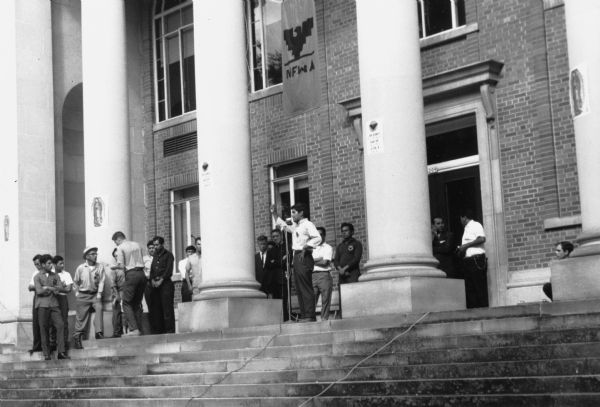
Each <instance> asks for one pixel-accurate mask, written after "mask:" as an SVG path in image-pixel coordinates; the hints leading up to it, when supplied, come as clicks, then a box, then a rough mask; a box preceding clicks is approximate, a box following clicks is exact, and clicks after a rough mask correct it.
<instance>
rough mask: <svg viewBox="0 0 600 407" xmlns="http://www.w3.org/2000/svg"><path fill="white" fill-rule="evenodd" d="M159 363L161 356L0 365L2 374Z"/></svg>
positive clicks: (40, 361)
mask: <svg viewBox="0 0 600 407" xmlns="http://www.w3.org/2000/svg"><path fill="white" fill-rule="evenodd" d="M150 363H151V364H154V363H159V355H137V356H121V357H106V358H87V359H71V360H48V361H45V360H35V361H30V362H13V363H2V364H0V374H5V373H7V372H8V373H10V372H13V371H28V370H47V369H56V368H76V367H82V368H83V367H87V368H95V367H118V366H132V365H146V364H150Z"/></svg>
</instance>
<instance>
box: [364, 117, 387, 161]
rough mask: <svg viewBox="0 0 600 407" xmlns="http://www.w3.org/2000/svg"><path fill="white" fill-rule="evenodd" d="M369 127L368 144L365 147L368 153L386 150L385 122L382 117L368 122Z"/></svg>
mask: <svg viewBox="0 0 600 407" xmlns="http://www.w3.org/2000/svg"><path fill="white" fill-rule="evenodd" d="M366 127H367V145H366V146H365V149H366V150H367V154H379V153H383V152H384V145H383V123H382V120H381V119H374V120H371V121H369V122H368V123H367V124H366Z"/></svg>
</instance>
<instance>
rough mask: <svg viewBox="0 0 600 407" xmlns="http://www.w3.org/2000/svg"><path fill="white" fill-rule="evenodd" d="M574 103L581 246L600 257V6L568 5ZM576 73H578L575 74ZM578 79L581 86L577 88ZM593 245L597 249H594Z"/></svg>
mask: <svg viewBox="0 0 600 407" xmlns="http://www.w3.org/2000/svg"><path fill="white" fill-rule="evenodd" d="M565 17H566V25H567V43H568V50H569V68H570V84H571V100H572V102H571V103H573V102H574V101H573V99H574V98H575V99H577V101H575V103H576V104H577V105H578V108H577V109H578V110H579V109H581V113H579V114H577V112H574V117H573V125H574V126H575V143H576V148H577V172H578V176H579V197H580V202H581V222H582V229H583V230H582V233H581V235H580V236H579V238H578V240H579V243H580V244H582V245H584V246H586V252H589V250H592V251H593V252H594V253H598V254H600V185H599V183H598V178H597V175H598V174H600V159H598V157H599V156H600V137H599V136H598V135H599V134H600V74H599V72H600V48H598V43H599V42H600V30H599V29H598V21H600V2H598V1H595V0H576V1H573V0H567V1H565ZM573 71H575V72H573ZM576 77H578V78H579V79H581V81H582V83H581V84H575V85H574V83H573V82H574V81H578V79H576ZM591 245H593V246H594V247H590V246H591Z"/></svg>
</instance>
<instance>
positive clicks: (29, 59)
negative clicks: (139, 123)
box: [0, 0, 56, 346]
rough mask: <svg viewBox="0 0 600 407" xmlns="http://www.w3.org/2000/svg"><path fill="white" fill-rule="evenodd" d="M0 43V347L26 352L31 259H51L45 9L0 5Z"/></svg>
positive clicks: (50, 108)
mask: <svg viewBox="0 0 600 407" xmlns="http://www.w3.org/2000/svg"><path fill="white" fill-rule="evenodd" d="M0 37H2V38H3V41H2V63H1V64H0V89H2V102H0V105H1V108H0V122H1V123H2V136H0V138H1V139H2V159H0V191H2V199H0V224H1V225H2V226H1V227H0V258H2V259H4V260H3V262H2V266H0V274H2V284H0V319H1V320H2V321H3V323H2V327H1V328H2V329H1V335H0V336H1V338H0V341H2V343H13V344H17V345H19V346H27V345H30V344H31V338H30V336H31V329H30V328H29V326H27V325H25V326H23V322H24V321H26V320H27V319H30V318H31V305H32V300H33V295H31V293H29V292H28V290H27V284H28V282H29V279H30V278H31V276H32V274H33V272H34V270H35V269H34V268H33V264H32V261H31V259H32V257H33V256H34V255H35V254H36V253H52V254H54V253H55V251H56V209H55V185H54V174H55V162H54V100H53V66H52V15H51V3H50V2H48V1H46V0H31V1H18V0H8V1H4V2H2V13H0Z"/></svg>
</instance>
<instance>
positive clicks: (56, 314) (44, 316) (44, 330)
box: [37, 307, 65, 356]
mask: <svg viewBox="0 0 600 407" xmlns="http://www.w3.org/2000/svg"><path fill="white" fill-rule="evenodd" d="M37 314H38V320H39V324H40V334H41V337H42V351H43V352H44V356H50V343H49V342H50V335H49V330H50V326H53V327H54V328H55V329H56V332H60V333H62V332H63V329H64V324H63V320H62V316H61V315H60V309H59V308H58V307H50V308H42V307H39V308H38V312H37ZM56 344H57V350H58V353H64V351H65V338H64V335H56Z"/></svg>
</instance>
